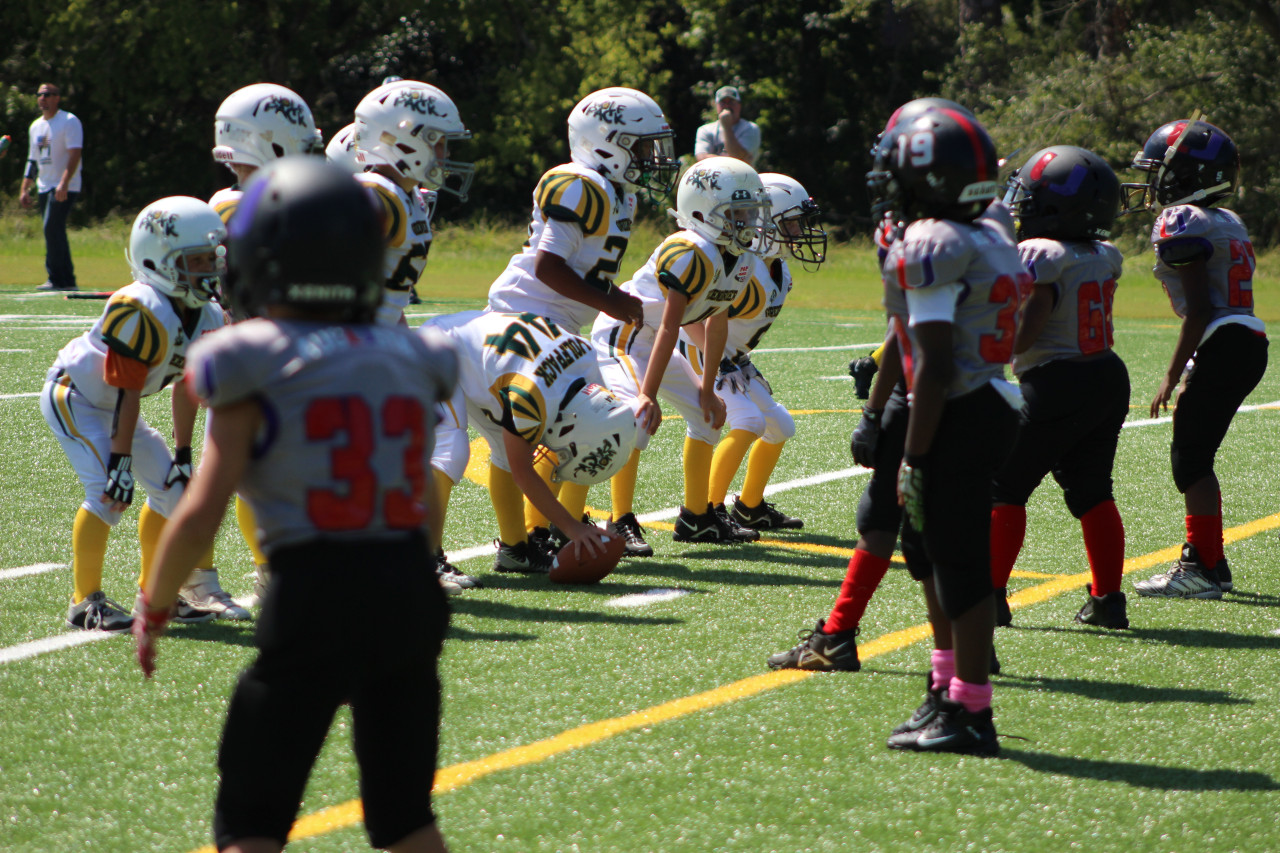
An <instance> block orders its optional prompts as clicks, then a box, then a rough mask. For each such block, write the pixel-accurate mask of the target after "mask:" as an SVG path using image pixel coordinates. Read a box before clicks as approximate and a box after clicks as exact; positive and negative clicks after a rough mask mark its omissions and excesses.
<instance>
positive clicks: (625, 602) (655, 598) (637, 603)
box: [604, 587, 689, 607]
mask: <svg viewBox="0 0 1280 853" xmlns="http://www.w3.org/2000/svg"><path fill="white" fill-rule="evenodd" d="M688 594H689V590H687V589H664V588H662V587H657V588H654V589H650V590H646V591H644V592H633V593H631V594H630V595H622V596H619V597H618V598H611V599H609V600H608V601H606V602H605V603H604V606H605V607H648V606H649V605H650V604H658V603H660V602H663V601H674V600H675V599H677V598H682V597H684V596H686V595H688Z"/></svg>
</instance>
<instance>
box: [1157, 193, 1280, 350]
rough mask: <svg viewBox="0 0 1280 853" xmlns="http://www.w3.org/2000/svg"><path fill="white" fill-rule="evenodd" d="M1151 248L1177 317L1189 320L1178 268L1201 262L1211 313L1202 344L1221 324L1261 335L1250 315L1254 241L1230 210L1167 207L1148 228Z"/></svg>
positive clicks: (1259, 323)
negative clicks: (1205, 269)
mask: <svg viewBox="0 0 1280 853" xmlns="http://www.w3.org/2000/svg"><path fill="white" fill-rule="evenodd" d="M1151 245H1152V246H1153V247H1155V250H1156V265H1155V269H1154V272H1155V276H1156V278H1157V279H1159V280H1160V283H1161V284H1162V285H1164V290H1165V293H1167V294H1168V296H1169V302H1170V303H1171V304H1172V305H1173V313H1175V314H1177V315H1178V316H1179V317H1186V316H1187V297H1186V294H1185V293H1184V292H1183V290H1182V278H1181V276H1180V274H1179V272H1178V266H1179V265H1180V263H1182V262H1185V261H1186V260H1189V259H1191V258H1196V257H1203V258H1205V263H1206V265H1207V267H1208V273H1209V307H1210V309H1211V314H1210V317H1209V325H1208V327H1207V328H1206V329H1205V332H1204V338H1202V339H1201V342H1203V340H1204V339H1205V338H1208V337H1209V335H1211V334H1212V333H1213V332H1215V331H1216V330H1217V329H1218V327H1219V326H1221V325H1223V324H1224V323H1240V324H1242V325H1245V326H1248V327H1249V328H1251V329H1253V330H1254V331H1257V332H1262V331H1265V329H1266V327H1265V325H1264V324H1263V322H1262V321H1261V320H1259V319H1258V318H1257V317H1255V316H1254V314H1253V271H1254V266H1255V262H1254V257H1253V243H1252V242H1250V240H1249V232H1248V230H1247V229H1246V228H1245V226H1244V222H1243V221H1241V219H1240V217H1239V216H1237V215H1236V214H1235V213H1234V212H1232V211H1230V210H1226V209H1224V208H1212V207H1198V206H1196V205H1194V204H1179V205H1175V206H1173V207H1166V208H1165V209H1164V210H1162V211H1161V212H1160V215H1159V216H1158V217H1156V222H1155V225H1154V226H1152V229H1151Z"/></svg>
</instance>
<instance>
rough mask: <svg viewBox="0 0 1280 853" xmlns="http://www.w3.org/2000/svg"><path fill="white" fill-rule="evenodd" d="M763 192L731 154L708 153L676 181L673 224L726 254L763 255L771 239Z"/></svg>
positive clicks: (748, 169)
mask: <svg viewBox="0 0 1280 853" xmlns="http://www.w3.org/2000/svg"><path fill="white" fill-rule="evenodd" d="M772 211H773V208H772V205H771V204H770V202H769V193H768V192H767V191H766V190H765V188H764V184H763V183H762V182H761V181H760V176H759V175H758V174H756V170H755V169H753V168H751V167H750V166H749V165H747V164H746V163H744V162H742V161H741V160H738V159H736V158H733V157H708V158H707V159H705V160H702V161H700V162H698V163H695V164H693V165H692V166H690V167H689V168H688V169H687V170H686V171H685V173H684V177H683V178H681V179H680V189H679V190H678V191H677V192H676V209H675V210H668V211H667V212H668V213H670V214H671V215H672V216H674V217H675V219H676V224H678V225H679V226H680V227H681V228H686V229H688V230H690V231H693V232H694V233H696V234H700V235H702V236H703V237H706V238H707V239H708V240H710V241H711V242H713V243H715V244H716V245H717V246H723V247H724V248H725V249H726V250H727V251H728V252H729V253H730V254H734V255H741V254H742V253H743V252H750V253H751V254H754V255H761V256H765V255H768V254H769V252H770V251H772V249H773V243H774V240H775V239H776V235H775V234H774V228H773V223H772V222H771V221H770V217H771V216H772Z"/></svg>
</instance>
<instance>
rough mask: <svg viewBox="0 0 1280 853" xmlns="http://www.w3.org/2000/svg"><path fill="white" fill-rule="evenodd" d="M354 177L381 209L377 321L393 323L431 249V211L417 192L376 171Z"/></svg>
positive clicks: (401, 312) (419, 275) (382, 323)
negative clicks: (383, 246)
mask: <svg viewBox="0 0 1280 853" xmlns="http://www.w3.org/2000/svg"><path fill="white" fill-rule="evenodd" d="M356 180H357V181H359V182H360V183H362V184H364V185H365V186H366V187H368V188H369V190H370V191H371V192H372V193H373V195H374V198H376V199H377V201H378V205H379V207H380V209H381V210H382V228H383V237H384V239H385V240H386V243H387V259H386V262H385V264H384V267H383V274H384V275H385V276H386V281H385V288H384V290H383V293H382V305H381V307H379V309H378V323H379V324H381V325H384V326H390V325H395V324H396V323H399V322H400V318H401V317H402V316H403V315H404V309H405V306H406V305H408V304H409V291H410V290H411V289H412V288H413V286H414V285H415V284H417V282H418V279H419V278H420V277H421V276H422V271H423V269H424V268H426V266H427V253H428V252H429V251H430V250H431V210H430V209H429V208H428V206H427V199H426V198H425V197H424V196H423V195H422V194H421V193H419V192H407V191H405V190H404V189H402V188H401V187H400V185H399V184H397V183H396V182H395V181H393V180H391V179H390V178H388V177H386V176H385V175H380V174H378V173H377V172H361V173H360V174H358V175H356Z"/></svg>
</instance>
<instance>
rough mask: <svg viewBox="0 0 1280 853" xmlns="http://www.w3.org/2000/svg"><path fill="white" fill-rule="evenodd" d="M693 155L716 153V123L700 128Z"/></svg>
mask: <svg viewBox="0 0 1280 853" xmlns="http://www.w3.org/2000/svg"><path fill="white" fill-rule="evenodd" d="M693 153H694V154H695V155H697V154H715V153H716V128H715V123H714V122H712V123H711V124H704V125H703V126H702V127H700V128H698V136H697V138H696V139H695V140H694V143H693Z"/></svg>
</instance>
